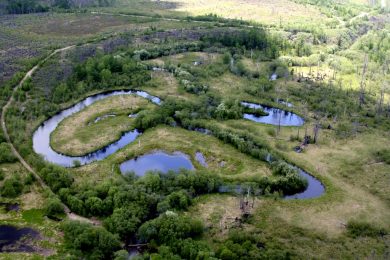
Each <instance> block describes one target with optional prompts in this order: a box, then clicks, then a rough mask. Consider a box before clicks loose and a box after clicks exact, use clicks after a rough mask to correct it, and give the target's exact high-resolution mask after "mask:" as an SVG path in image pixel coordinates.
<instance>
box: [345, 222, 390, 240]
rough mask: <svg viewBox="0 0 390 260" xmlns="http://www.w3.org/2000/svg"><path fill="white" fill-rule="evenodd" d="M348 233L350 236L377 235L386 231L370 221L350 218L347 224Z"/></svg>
mask: <svg viewBox="0 0 390 260" xmlns="http://www.w3.org/2000/svg"><path fill="white" fill-rule="evenodd" d="M347 232H348V235H350V236H352V237H377V236H384V235H386V234H387V231H386V230H385V229H383V228H379V227H376V226H373V225H372V224H370V223H367V222H362V221H356V220H351V221H349V222H348V224H347Z"/></svg>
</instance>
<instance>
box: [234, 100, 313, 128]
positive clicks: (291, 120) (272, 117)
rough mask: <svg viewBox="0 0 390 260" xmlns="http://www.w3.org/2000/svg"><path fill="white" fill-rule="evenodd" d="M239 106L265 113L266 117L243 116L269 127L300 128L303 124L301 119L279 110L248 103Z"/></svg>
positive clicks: (303, 121)
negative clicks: (260, 110)
mask: <svg viewBox="0 0 390 260" xmlns="http://www.w3.org/2000/svg"><path fill="white" fill-rule="evenodd" d="M241 104H242V105H243V106H245V107H249V108H254V109H262V110H263V111H264V112H267V113H268V115H267V116H256V115H253V114H244V118H245V119H248V120H251V121H254V122H257V123H263V124H270V125H276V126H277V125H279V124H280V125H281V126H301V125H303V124H304V123H305V120H303V118H302V117H300V116H298V115H296V114H294V113H292V112H289V111H286V110H282V109H279V108H274V107H269V106H264V105H260V104H255V103H249V102H241Z"/></svg>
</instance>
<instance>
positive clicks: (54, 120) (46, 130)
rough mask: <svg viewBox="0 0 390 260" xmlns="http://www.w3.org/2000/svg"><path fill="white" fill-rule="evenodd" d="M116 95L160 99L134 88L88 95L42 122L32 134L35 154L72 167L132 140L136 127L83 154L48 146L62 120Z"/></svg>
mask: <svg viewBox="0 0 390 260" xmlns="http://www.w3.org/2000/svg"><path fill="white" fill-rule="evenodd" d="M117 95H137V96H140V97H143V98H146V99H148V100H150V101H151V102H153V103H154V104H157V105H158V104H160V103H161V99H159V98H158V97H154V96H151V95H150V94H149V93H147V92H145V91H136V90H115V91H110V92H106V93H101V94H97V95H94V96H90V97H88V98H86V99H84V100H82V101H80V102H78V103H77V104H75V105H73V106H71V107H69V108H67V109H65V110H63V111H61V112H60V113H58V114H56V115H55V116H53V117H51V118H49V119H48V120H46V121H45V122H43V123H42V125H41V126H39V127H38V129H37V130H36V131H35V132H34V135H33V149H34V151H35V152H36V153H37V154H40V155H42V156H43V158H44V159H45V160H46V161H48V162H51V163H55V164H58V165H61V166H64V167H72V166H74V165H75V164H76V162H77V164H80V165H84V164H88V163H91V162H93V161H99V160H102V159H104V158H106V157H107V156H109V155H111V154H113V153H115V152H116V151H117V150H119V149H121V148H123V147H124V146H126V145H128V144H129V143H131V142H133V141H134V140H135V139H136V138H137V136H138V135H139V134H140V133H139V132H138V131H137V129H135V130H133V131H130V132H127V133H125V134H123V135H122V136H121V137H120V139H119V140H117V141H116V142H114V143H111V144H109V145H107V146H106V147H104V148H102V149H100V150H98V151H95V152H92V153H90V154H87V155H85V156H75V157H74V156H67V155H64V154H60V153H58V152H56V151H54V150H53V149H52V148H51V146H50V135H51V133H52V132H53V131H54V130H55V129H56V127H57V126H58V124H59V123H60V122H61V121H62V120H64V119H65V118H67V117H69V116H71V115H72V114H74V113H77V112H79V111H81V110H83V109H85V108H86V107H88V106H90V105H92V104H93V103H95V102H97V101H99V100H102V99H105V98H107V97H111V96H117Z"/></svg>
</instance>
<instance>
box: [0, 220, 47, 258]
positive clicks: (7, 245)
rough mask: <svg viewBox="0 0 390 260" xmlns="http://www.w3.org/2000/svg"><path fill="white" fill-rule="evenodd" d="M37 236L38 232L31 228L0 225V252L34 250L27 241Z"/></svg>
mask: <svg viewBox="0 0 390 260" xmlns="http://www.w3.org/2000/svg"><path fill="white" fill-rule="evenodd" d="M39 237H40V236H39V232H38V231H36V230H34V229H31V228H17V227H14V226H10V225H0V252H34V251H35V250H34V248H33V247H32V246H31V245H29V242H31V239H38V238H39Z"/></svg>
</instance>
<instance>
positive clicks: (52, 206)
mask: <svg viewBox="0 0 390 260" xmlns="http://www.w3.org/2000/svg"><path fill="white" fill-rule="evenodd" d="M64 213H65V212H64V207H63V205H62V204H61V201H60V200H59V199H57V198H50V199H48V201H47V202H46V204H45V215H46V216H48V217H49V218H58V217H60V216H62V215H64Z"/></svg>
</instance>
